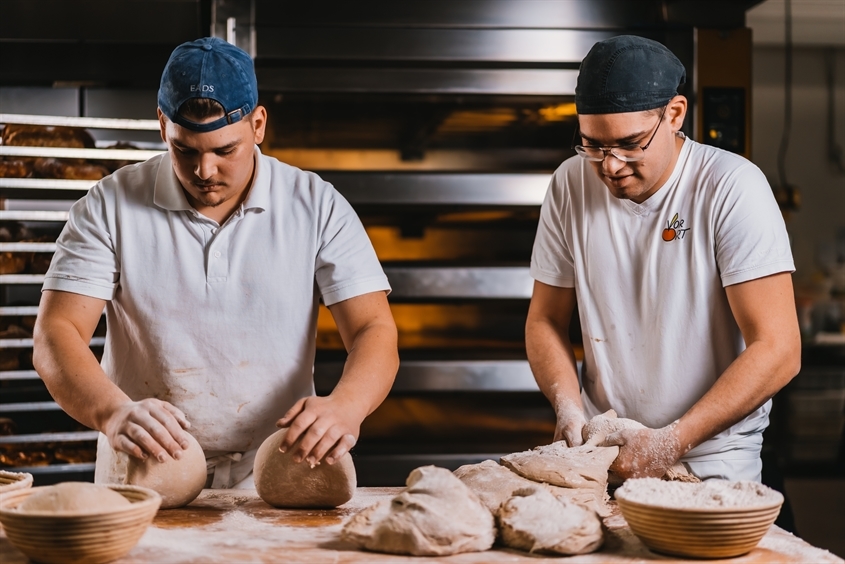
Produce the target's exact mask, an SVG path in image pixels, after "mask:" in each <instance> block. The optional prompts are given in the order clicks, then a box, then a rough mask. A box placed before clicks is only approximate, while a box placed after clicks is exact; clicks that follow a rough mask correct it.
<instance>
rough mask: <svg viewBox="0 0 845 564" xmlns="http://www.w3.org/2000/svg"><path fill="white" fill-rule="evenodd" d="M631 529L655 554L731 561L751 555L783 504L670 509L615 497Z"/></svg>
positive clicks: (780, 502)
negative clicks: (735, 557)
mask: <svg viewBox="0 0 845 564" xmlns="http://www.w3.org/2000/svg"><path fill="white" fill-rule="evenodd" d="M617 502H618V503H619V508H620V509H621V510H622V516H623V517H625V520H626V521H627V522H628V525H630V527H631V530H632V531H633V532H634V534H635V535H637V537H639V539H640V540H641V541H642V542H643V544H645V545H646V546H647V547H649V548H650V549H652V550H654V551H655V552H662V553H664V554H671V555H673V556H686V557H692V558H731V557H734V556H740V555H742V554H746V553H747V552H750V551H751V550H752V549H753V548H754V547H755V546H757V543H759V542H760V539H762V538H763V536H764V535H765V534H766V532H767V531H768V530H769V527H771V526H772V524H773V523H774V522H775V519H777V516H778V513H780V507H781V505H782V504H783V498H782V497H781V498H780V500H779V501H777V502H776V503H772V504H768V505H761V506H757V507H752V508H748V509H744V508H724V509H700V510H692V509H672V508H668V507H659V506H655V505H647V504H643V503H637V502H633V501H630V500H626V499H624V498H619V497H617Z"/></svg>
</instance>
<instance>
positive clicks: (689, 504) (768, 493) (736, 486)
mask: <svg viewBox="0 0 845 564" xmlns="http://www.w3.org/2000/svg"><path fill="white" fill-rule="evenodd" d="M615 497H616V498H618V499H624V500H627V501H633V502H636V503H642V504H646V505H654V506H658V507H668V508H672V509H727V508H737V509H746V508H752V507H759V506H766V505H774V504H776V503H779V502H783V495H781V494H780V492H777V491H775V490H773V489H771V488H768V487H766V486H764V485H763V484H760V483H758V482H750V481H739V482H731V481H729V480H707V481H704V482H700V483H688V482H667V481H664V480H659V479H657V478H635V479H632V480H628V481H627V482H625V484H624V485H623V486H622V487H621V488H619V489H618V490H616V492H615Z"/></svg>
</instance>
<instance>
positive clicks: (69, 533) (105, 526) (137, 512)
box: [0, 485, 161, 564]
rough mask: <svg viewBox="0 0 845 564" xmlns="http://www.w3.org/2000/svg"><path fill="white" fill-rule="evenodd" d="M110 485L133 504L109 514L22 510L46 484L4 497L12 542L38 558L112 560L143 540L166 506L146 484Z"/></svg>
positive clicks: (95, 563) (69, 563)
mask: <svg viewBox="0 0 845 564" xmlns="http://www.w3.org/2000/svg"><path fill="white" fill-rule="evenodd" d="M45 487H49V486H45ZM108 487H110V488H111V489H113V490H114V491H116V492H118V493H120V494H121V495H123V497H125V498H126V499H128V500H129V501H131V502H132V503H131V505H129V506H124V507H120V508H118V509H115V510H113V511H109V512H106V513H84V514H83V513H80V514H63V515H51V514H48V513H43V512H37V513H36V512H33V513H22V512H20V511H18V510H17V507H18V505H20V503H21V502H23V500H25V499H26V498H27V497H29V496H30V495H32V494H33V493H35V492H37V491H39V490H41V489H43V488H41V487H38V488H29V489H25V490H18V491H14V492H11V493H8V494H4V495H3V496H0V523H2V525H3V528H4V529H5V531H6V537H7V538H8V539H9V542H10V543H11V544H12V545H13V546H14V547H15V548H17V549H18V550H20V551H21V552H23V553H24V554H26V555H27V556H28V557H29V558H30V559H32V560H34V561H36V562H43V563H45V564H76V563H83V562H84V563H91V564H99V563H103V562H110V561H112V560H116V559H118V558H120V557H121V556H124V555H125V554H127V553H128V552H129V551H130V550H132V547H134V546H135V545H136V544H137V543H138V541H139V540H140V539H141V536H142V535H143V534H144V531H146V530H147V527H148V526H149V524H150V523H151V522H152V520H153V518H154V517H155V515H156V512H157V511H158V508H159V505H161V496H160V495H159V494H158V493H156V492H155V491H153V490H151V489H148V488H142V487H140V486H121V485H109V486H108Z"/></svg>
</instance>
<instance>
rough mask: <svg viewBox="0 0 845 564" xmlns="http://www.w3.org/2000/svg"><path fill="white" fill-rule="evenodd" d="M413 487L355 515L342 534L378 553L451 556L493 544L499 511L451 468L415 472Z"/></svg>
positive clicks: (432, 467)
mask: <svg viewBox="0 0 845 564" xmlns="http://www.w3.org/2000/svg"><path fill="white" fill-rule="evenodd" d="M406 484H407V485H408V487H407V488H406V489H404V490H402V492H400V493H399V494H398V495H397V496H396V497H394V498H393V499H392V500H390V501H382V502H379V503H377V504H375V505H372V506H370V507H368V508H366V509H364V510H363V511H361V512H359V513H358V514H356V515H354V516H353V517H352V518H351V519H350V520H349V521H347V522H346V524H344V526H343V530H342V532H341V538H342V539H344V540H346V541H350V542H353V543H355V544H356V545H358V546H359V547H362V548H365V549H368V550H373V551H376V552H387V553H391V554H410V555H413V556H445V555H449V554H457V553H459V552H480V551H484V550H487V549H489V548H490V547H491V546H493V541H494V540H495V538H496V527H495V523H494V520H493V515H492V514H491V513H490V512H489V511H488V510H487V508H486V507H485V506H484V505H483V504H482V503H481V501H480V500H479V499H478V496H476V495H475V494H474V493H473V492H472V490H470V489H469V488H468V487H467V486H466V485H464V483H463V482H461V481H460V480H459V479H458V478H456V477H455V476H454V475H453V474H452V473H451V472H449V471H448V470H446V469H445V468H438V467H436V466H423V467H420V468H417V469H415V470H413V471H412V472H411V474H410V475H409V476H408V479H407V481H406Z"/></svg>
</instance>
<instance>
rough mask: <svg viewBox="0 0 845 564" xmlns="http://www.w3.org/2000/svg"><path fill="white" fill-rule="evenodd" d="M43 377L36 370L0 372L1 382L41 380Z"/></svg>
mask: <svg viewBox="0 0 845 564" xmlns="http://www.w3.org/2000/svg"><path fill="white" fill-rule="evenodd" d="M40 379H41V376H39V375H38V372H36V371H35V370H4V371H2V372H0V380H40Z"/></svg>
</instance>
